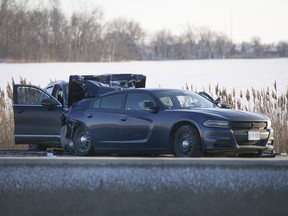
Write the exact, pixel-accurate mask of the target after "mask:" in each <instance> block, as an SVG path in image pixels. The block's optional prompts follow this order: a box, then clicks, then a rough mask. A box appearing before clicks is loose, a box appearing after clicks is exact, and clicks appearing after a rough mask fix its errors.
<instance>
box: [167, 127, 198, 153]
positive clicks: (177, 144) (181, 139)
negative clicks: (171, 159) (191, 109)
mask: <svg viewBox="0 0 288 216" xmlns="http://www.w3.org/2000/svg"><path fill="white" fill-rule="evenodd" d="M173 147H174V154H175V156H176V157H201V156H202V155H203V150H202V144H201V139H200V135H199V133H198V130H197V128H195V127H193V126H191V125H183V126H180V127H179V128H178V129H177V131H176V133H175V135H174V142H173Z"/></svg>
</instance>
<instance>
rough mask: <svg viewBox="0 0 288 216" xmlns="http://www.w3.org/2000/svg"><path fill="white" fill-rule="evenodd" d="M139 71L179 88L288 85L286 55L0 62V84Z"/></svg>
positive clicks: (281, 88) (150, 83) (151, 82)
mask: <svg viewBox="0 0 288 216" xmlns="http://www.w3.org/2000/svg"><path fill="white" fill-rule="evenodd" d="M104 73H141V74H144V75H146V76H147V80H146V86H147V87H152V88H153V87H161V88H182V87H185V86H186V84H188V86H189V87H190V86H191V85H193V88H194V90H195V88H196V89H197V90H198V91H200V90H203V87H204V88H205V89H206V90H208V87H209V84H211V87H212V88H214V87H215V85H217V83H219V85H220V87H227V90H228V91H230V90H232V89H233V87H234V88H235V90H236V92H238V91H240V90H241V89H242V90H246V89H247V88H249V89H251V87H253V88H254V89H256V90H261V89H263V88H265V89H266V88H267V87H269V88H273V84H274V81H275V80H276V82H277V89H278V94H280V93H283V92H285V91H286V90H287V87H288V59H287V58H286V59H252V60H251V59H249V60H243V59H241V60H240V59H239V60H235V59H233V60H187V61H132V62H117V63H42V64H41V63H37V64H36V63H33V64H6V63H1V64H0V88H1V89H2V90H4V89H5V88H6V85H7V83H8V82H10V83H11V78H12V77H13V78H14V79H15V82H16V83H17V82H19V80H20V76H21V77H22V78H26V79H27V81H31V83H32V84H34V85H40V86H41V87H45V86H46V85H47V84H48V83H49V82H50V80H52V81H55V80H68V78H69V75H75V74H78V75H80V74H95V75H96V74H104Z"/></svg>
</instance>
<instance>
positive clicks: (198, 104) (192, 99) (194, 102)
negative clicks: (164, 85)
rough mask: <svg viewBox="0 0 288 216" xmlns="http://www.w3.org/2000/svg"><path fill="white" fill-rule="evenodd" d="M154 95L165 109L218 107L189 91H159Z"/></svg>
mask: <svg viewBox="0 0 288 216" xmlns="http://www.w3.org/2000/svg"><path fill="white" fill-rule="evenodd" d="M155 96H156V97H158V99H159V100H160V101H161V103H162V104H163V105H164V106H165V107H166V108H167V109H193V108H219V107H218V106H217V105H215V104H213V103H212V102H211V101H209V100H207V99H206V98H204V97H202V96H200V95H198V94H196V93H194V92H189V91H184V90H183V91H181V90H180V91H169V90H167V91H159V92H156V93H155Z"/></svg>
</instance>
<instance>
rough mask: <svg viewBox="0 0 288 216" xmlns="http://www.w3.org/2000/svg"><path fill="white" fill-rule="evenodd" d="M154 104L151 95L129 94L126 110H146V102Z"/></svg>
mask: <svg viewBox="0 0 288 216" xmlns="http://www.w3.org/2000/svg"><path fill="white" fill-rule="evenodd" d="M148 101H150V102H154V100H153V99H152V98H151V96H150V95H148V94H146V93H128V95H127V99H126V105H125V110H146V109H145V106H144V102H148Z"/></svg>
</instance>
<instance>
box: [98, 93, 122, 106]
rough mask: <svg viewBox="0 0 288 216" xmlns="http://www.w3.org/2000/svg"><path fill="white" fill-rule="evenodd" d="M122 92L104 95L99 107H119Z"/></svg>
mask: <svg viewBox="0 0 288 216" xmlns="http://www.w3.org/2000/svg"><path fill="white" fill-rule="evenodd" d="M123 96H124V94H116V95H109V96H105V97H103V98H102V100H101V104H100V108H101V109H121V105H122V100H123Z"/></svg>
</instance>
